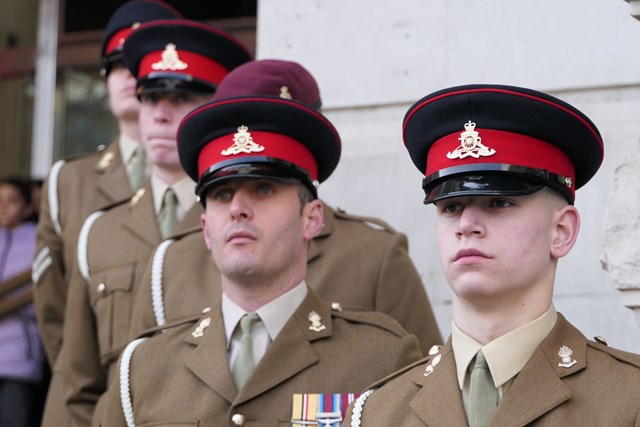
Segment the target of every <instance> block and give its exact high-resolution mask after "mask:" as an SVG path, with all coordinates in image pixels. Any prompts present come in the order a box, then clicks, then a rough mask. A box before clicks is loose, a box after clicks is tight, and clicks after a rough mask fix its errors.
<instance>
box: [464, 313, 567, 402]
mask: <svg viewBox="0 0 640 427" xmlns="http://www.w3.org/2000/svg"><path fill="white" fill-rule="evenodd" d="M557 318H558V314H557V312H556V310H555V307H554V306H553V304H552V305H551V306H550V307H549V309H548V310H547V311H546V312H545V313H544V314H542V315H541V316H540V317H538V318H537V319H534V320H532V321H531V322H529V323H527V324H525V325H522V326H520V327H519V328H517V329H514V330H513V331H511V332H509V333H507V334H505V335H503V336H501V337H498V338H496V339H495V340H493V341H491V342H490V343H488V344H487V345H485V346H484V347H483V346H482V345H481V344H480V343H478V342H477V341H476V340H474V339H473V338H471V337H469V336H468V335H466V334H465V333H464V332H462V331H461V330H460V329H459V328H458V327H457V326H456V324H455V322H451V323H452V326H451V345H452V347H453V354H454V357H455V361H456V370H457V375H458V385H459V386H460V389H461V390H462V389H463V387H464V383H465V377H466V375H467V372H468V367H469V364H470V363H471V361H472V360H473V358H474V357H475V356H476V353H477V352H478V351H479V350H482V353H483V354H484V356H485V358H486V359H487V364H488V365H489V370H490V371H491V376H492V377H493V382H494V384H495V386H496V388H499V387H501V386H503V385H504V384H505V383H506V382H507V381H509V380H510V379H512V378H513V377H514V376H515V375H517V374H518V373H519V372H520V371H521V370H522V368H523V366H524V365H525V364H526V363H527V361H528V360H529V358H530V357H531V355H532V354H533V352H534V351H535V349H536V348H537V347H538V345H539V344H540V343H541V342H542V340H544V338H545V337H546V336H547V335H549V332H551V330H552V329H553V326H554V325H555V323H556V319H557Z"/></svg>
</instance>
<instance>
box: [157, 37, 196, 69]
mask: <svg viewBox="0 0 640 427" xmlns="http://www.w3.org/2000/svg"><path fill="white" fill-rule="evenodd" d="M187 67H189V64H187V63H186V62H182V61H181V60H180V57H179V55H178V51H177V50H176V45H175V44H173V43H169V44H168V45H166V46H165V47H164V51H162V59H161V60H160V61H158V62H154V63H153V64H151V68H153V69H154V70H157V71H167V70H168V71H179V70H186V69H187Z"/></svg>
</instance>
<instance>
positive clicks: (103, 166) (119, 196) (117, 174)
mask: <svg viewBox="0 0 640 427" xmlns="http://www.w3.org/2000/svg"><path fill="white" fill-rule="evenodd" d="M94 171H95V173H97V174H99V175H100V177H99V178H98V184H97V189H98V193H99V194H100V196H102V198H104V204H105V205H106V204H110V203H113V202H118V201H120V200H124V199H126V198H128V197H131V194H132V191H131V187H130V184H129V178H128V177H127V171H126V169H125V167H124V164H123V163H122V156H121V155H120V147H119V145H118V140H117V139H116V140H115V141H114V142H112V143H111V144H109V147H107V149H105V150H104V153H103V154H102V155H101V156H100V160H99V161H98V162H97V163H96V166H95V169H94Z"/></svg>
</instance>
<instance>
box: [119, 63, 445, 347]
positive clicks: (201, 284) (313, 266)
mask: <svg viewBox="0 0 640 427" xmlns="http://www.w3.org/2000/svg"><path fill="white" fill-rule="evenodd" d="M251 95H271V96H281V97H285V98H293V99H294V100H296V101H300V102H302V103H304V104H306V105H308V106H311V107H313V108H315V109H319V108H320V106H321V99H320V92H319V89H318V85H317V84H316V81H315V79H314V78H313V76H312V75H311V74H310V73H309V71H307V70H306V69H305V68H304V67H302V66H301V65H300V64H298V63H296V62H290V61H282V60H273V59H266V60H256V61H251V62H248V63H246V64H243V65H241V66H240V67H238V68H236V69H235V70H233V71H232V72H231V73H229V75H228V76H227V77H225V79H224V80H223V81H222V83H221V84H220V87H219V88H218V90H217V92H216V94H215V96H214V98H215V99H223V98H231V97H237V96H251ZM323 208H324V219H323V222H324V227H323V228H322V230H321V231H320V233H319V234H318V235H317V236H316V237H315V238H314V239H313V240H312V241H311V242H310V245H309V251H308V260H307V261H308V270H307V276H306V281H307V284H308V285H309V286H310V287H311V288H312V289H313V290H314V291H315V292H317V294H318V295H319V296H320V297H321V298H323V299H325V300H326V301H330V302H334V303H336V304H339V305H341V306H342V308H344V309H348V310H358V311H381V312H383V313H386V314H389V315H390V316H391V317H393V318H395V319H396V320H397V321H398V322H399V323H400V325H402V326H403V327H404V328H405V329H406V330H407V331H408V332H409V333H411V334H414V335H416V337H417V338H418V340H419V342H420V346H421V348H422V349H423V352H424V353H425V354H426V351H427V350H428V349H429V348H430V347H431V346H432V345H434V344H441V342H442V341H441V337H440V332H439V330H438V325H437V324H436V321H435V317H434V315H433V312H432V310H431V306H430V304H429V299H428V297H427V294H426V292H425V289H424V286H423V284H422V281H421V280H420V276H419V275H418V272H417V271H416V269H415V267H414V265H413V262H412V261H411V259H410V258H409V254H408V252H407V240H406V237H405V236H404V235H403V234H399V233H396V232H395V231H394V230H393V229H392V228H391V227H390V226H388V225H387V224H385V223H384V222H382V221H380V220H377V219H373V218H364V217H357V216H353V215H349V214H347V213H346V212H344V211H342V210H334V209H332V208H331V207H330V206H329V205H327V204H326V203H323ZM208 258H210V255H209V253H208V251H207V249H206V247H205V245H204V240H203V238H202V229H201V228H200V227H198V228H196V229H193V230H189V232H187V233H184V234H183V235H181V236H175V238H174V239H173V240H170V241H165V242H163V243H162V245H161V246H160V247H159V248H158V250H157V251H156V252H155V254H154V257H153V262H152V263H151V264H150V268H149V269H148V271H147V273H146V275H145V277H144V279H143V281H142V285H141V287H140V292H139V293H138V297H137V300H136V308H135V310H134V317H133V320H132V330H131V334H132V335H131V338H132V339H133V338H135V337H136V336H138V335H139V334H140V333H142V332H143V331H144V330H146V329H148V328H151V327H153V326H155V325H162V324H164V323H165V322H166V319H177V318H181V317H185V316H188V315H191V314H193V313H197V312H199V310H202V308H204V307H205V306H206V305H208V304H209V303H210V301H211V295H212V293H213V292H217V293H219V292H220V286H219V281H220V273H219V272H218V271H217V270H216V268H215V265H214V264H213V263H211V262H205V261H206V260H207V259H208ZM203 265H206V266H207V268H202V266H203ZM187 286H188V287H189V291H188V292H185V287H187Z"/></svg>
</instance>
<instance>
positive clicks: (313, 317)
mask: <svg viewBox="0 0 640 427" xmlns="http://www.w3.org/2000/svg"><path fill="white" fill-rule="evenodd" d="M308 319H309V322H311V326H309V329H310V330H312V331H314V332H320V331H322V330H324V329H326V328H327V327H326V326H324V325H323V324H322V323H321V322H320V320H322V317H320V315H319V314H318V313H316V312H315V311H312V312H311V313H309V317H308Z"/></svg>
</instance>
